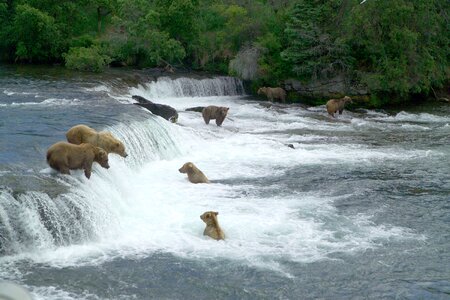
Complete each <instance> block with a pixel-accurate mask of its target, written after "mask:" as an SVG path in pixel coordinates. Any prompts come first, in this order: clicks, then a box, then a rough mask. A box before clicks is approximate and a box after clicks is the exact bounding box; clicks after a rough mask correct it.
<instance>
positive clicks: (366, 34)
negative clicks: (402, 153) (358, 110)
mask: <svg viewBox="0 0 450 300" xmlns="http://www.w3.org/2000/svg"><path fill="white" fill-rule="evenodd" d="M448 11H450V7H449V2H448V1H446V0H416V1H407V0H391V1H367V2H365V3H364V4H363V5H356V6H354V7H353V9H352V11H351V14H350V16H349V19H348V20H347V22H348V23H347V27H348V28H350V30H349V37H348V42H349V43H350V45H351V47H352V50H353V51H352V52H353V53H354V55H355V57H356V59H357V61H358V66H357V69H358V70H359V71H360V75H361V80H362V81H363V82H364V83H365V84H366V85H367V86H368V87H369V88H370V90H371V91H372V92H374V93H384V94H386V93H389V94H394V95H399V96H400V98H403V99H404V98H406V97H407V96H408V95H410V94H412V93H423V94H427V93H429V91H430V89H431V88H432V86H442V84H443V83H444V82H445V81H446V80H448V78H449V60H448V59H449V56H448V54H449V53H450V52H449V22H448V17H447V16H446V14H447V13H448Z"/></svg>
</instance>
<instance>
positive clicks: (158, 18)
mask: <svg viewBox="0 0 450 300" xmlns="http://www.w3.org/2000/svg"><path fill="white" fill-rule="evenodd" d="M361 2H363V3H361ZM449 11H450V2H449V1H448V0H414V1H411V0H389V1H387V0H366V1H361V0H297V1H295V0H59V1H54V0H0V24H1V26H0V59H1V60H2V61H5V62H11V63H31V64H41V63H42V64H55V63H60V64H64V65H65V66H66V67H68V68H72V69H78V70H88V71H96V72H97V71H101V70H102V69H103V68H104V67H105V66H108V65H111V66H133V67H138V68H149V67H165V68H170V69H172V68H174V69H175V70H176V69H187V70H201V71H208V72H214V73H223V74H231V75H236V76H239V77H241V78H243V79H246V80H249V81H251V82H252V84H253V86H254V88H256V87H258V86H261V85H271V86H276V85H282V83H283V82H284V80H286V79H289V78H291V79H292V78H293V79H295V80H298V81H299V82H302V83H311V82H321V81H326V80H329V79H332V78H335V77H338V76H340V77H342V78H345V80H346V82H347V83H349V85H352V86H360V87H361V86H362V87H363V88H364V89H365V90H367V91H368V94H370V95H371V97H370V100H369V104H370V105H372V106H381V105H384V104H386V101H391V102H396V101H405V100H408V99H411V98H413V97H414V96H417V95H420V96H427V95H433V94H436V92H435V91H442V90H444V91H445V89H446V88H447V87H448V83H449V80H448V79H449V54H450V53H449V38H450V34H449V33H450V30H449V29H450V23H449V20H448V12H449ZM385 99H389V100H385Z"/></svg>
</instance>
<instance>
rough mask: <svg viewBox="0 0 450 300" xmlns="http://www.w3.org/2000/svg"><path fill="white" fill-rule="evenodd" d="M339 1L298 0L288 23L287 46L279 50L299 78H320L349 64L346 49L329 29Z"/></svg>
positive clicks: (326, 76) (336, 72) (342, 69)
mask: <svg viewBox="0 0 450 300" xmlns="http://www.w3.org/2000/svg"><path fill="white" fill-rule="evenodd" d="M341 2H342V1H328V0H324V1H323V0H300V1H298V2H297V4H296V5H295V6H294V8H293V10H292V12H291V15H290V18H289V20H288V22H287V28H286V35H287V38H288V46H287V48H286V49H285V50H284V51H283V52H282V53H281V55H282V57H283V58H284V59H285V60H286V61H288V62H289V63H291V64H292V70H293V71H294V73H296V74H297V75H298V76H299V77H300V78H302V79H305V80H308V79H311V78H312V79H322V78H329V77H332V76H334V75H336V74H338V73H340V72H343V71H346V70H347V69H348V68H349V67H350V65H351V61H352V60H351V58H350V56H349V55H348V48H347V47H346V45H345V44H344V43H343V42H342V40H341V39H340V36H339V34H340V32H339V31H337V30H335V32H334V35H333V32H332V30H331V29H330V28H329V27H331V26H330V24H331V25H333V24H334V21H335V18H336V14H337V12H338V8H339V7H340V5H341Z"/></svg>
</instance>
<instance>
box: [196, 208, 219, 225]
mask: <svg viewBox="0 0 450 300" xmlns="http://www.w3.org/2000/svg"><path fill="white" fill-rule="evenodd" d="M218 214H219V212H217V211H207V212H204V213H203V214H202V215H201V216H200V219H202V221H203V222H205V223H206V224H208V225H210V224H214V223H215V221H216V220H217V215H218Z"/></svg>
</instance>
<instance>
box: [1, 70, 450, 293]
mask: <svg viewBox="0 0 450 300" xmlns="http://www.w3.org/2000/svg"><path fill="white" fill-rule="evenodd" d="M116 77H117V76H116ZM7 78H9V77H7ZM2 80H3V81H2ZM92 82H95V83H94V84H93V83H92ZM0 83H3V85H4V86H5V88H4V90H3V91H2V90H1V89H0V100H2V101H0V102H1V103H0V104H1V109H0V120H3V122H0V135H1V137H2V139H0V141H1V143H0V150H1V153H2V155H1V157H0V279H1V278H3V279H9V280H13V281H17V282H20V283H22V284H23V285H25V286H26V287H27V288H29V289H30V291H31V292H32V293H33V295H34V296H35V297H36V298H37V299H131V298H133V299H148V298H171V299H173V298H180V295H181V294H182V295H183V296H185V297H188V298H194V297H198V298H230V297H232V298H255V297H256V298H257V297H262V298H291V299H294V298H299V297H305V298H317V297H324V298H332V296H336V295H338V296H337V298H346V296H348V295H349V294H348V293H349V291H350V292H351V291H353V290H354V286H352V285H351V283H350V282H355V279H352V278H353V277H354V276H355V274H368V275H367V277H368V278H367V279H366V278H363V279H364V280H367V281H368V282H375V283H377V284H376V285H373V286H372V285H370V286H369V288H367V289H365V291H367V295H369V297H376V296H379V295H382V296H381V297H383V295H388V296H392V295H398V294H399V293H400V294H401V295H404V296H405V297H408V295H409V294H408V293H407V292H408V291H410V290H411V288H412V289H418V290H420V291H423V290H427V291H428V290H431V289H432V290H434V291H438V292H435V294H431V295H440V294H439V291H445V286H446V284H447V283H448V281H446V280H445V279H443V280H440V281H436V282H435V281H433V280H431V279H430V278H429V277H426V276H425V277H421V276H423V274H429V273H427V271H426V270H428V268H429V267H430V265H432V266H433V267H434V268H435V270H438V271H435V272H436V273H439V274H440V276H442V277H441V278H445V276H446V274H448V270H447V271H446V270H440V269H439V268H440V266H441V263H440V262H441V261H445V259H446V257H445V255H441V256H439V255H438V256H436V258H433V255H431V254H430V252H429V251H428V249H441V250H443V249H446V247H447V245H448V244H445V243H442V240H443V239H442V236H443V235H444V236H445V233H444V232H445V230H444V231H442V228H444V229H445V228H448V224H446V221H445V220H446V219H445V212H446V211H448V208H446V206H445V201H444V200H445V199H444V198H445V195H446V194H445V191H449V190H450V186H449V184H448V182H450V181H449V180H448V179H449V177H448V176H449V175H448V172H447V170H446V168H445V166H444V164H443V163H442V161H443V160H444V161H445V160H446V158H447V157H448V155H449V152H448V151H449V150H448V147H447V145H448V142H450V141H449V140H448V136H449V134H448V133H449V126H448V124H449V123H450V119H449V118H448V116H446V114H442V113H437V112H435V111H430V112H427V113H406V112H402V113H400V114H397V115H396V116H392V115H388V114H386V113H384V112H373V111H363V112H359V113H354V112H348V111H346V112H345V113H344V115H342V116H339V118H338V119H337V120H331V119H328V118H327V116H326V112H325V110H324V108H323V107H319V108H311V109H304V108H300V107H293V106H278V105H274V106H273V107H271V108H267V107H266V106H262V105H260V103H259V102H257V101H253V100H249V99H244V95H243V94H244V91H243V87H242V83H241V82H240V81H239V80H237V79H234V78H231V77H217V78H204V79H201V78H176V79H171V78H168V77H163V78H158V79H157V80H156V81H151V82H141V83H140V84H139V85H136V87H131V88H130V87H127V86H126V85H125V84H124V82H122V81H120V80H118V79H117V78H115V77H114V79H113V80H110V79H107V80H104V81H102V80H100V79H98V78H96V79H95V80H92V79H91V78H89V79H88V80H87V81H86V82H84V81H64V80H61V79H57V78H56V79H53V80H51V79H48V80H46V81H45V82H43V81H40V80H37V79H30V78H23V79H21V81H19V82H18V84H16V82H14V83H12V81H9V80H6V81H5V79H2V77H1V76H0ZM0 86H1V85H0ZM48 87H55V88H48ZM56 87H57V88H56ZM61 87H62V88H61ZM132 95H141V96H143V97H145V98H147V99H149V100H152V101H153V102H156V103H162V104H167V105H170V106H173V107H175V108H176V109H177V110H178V112H179V114H180V116H179V122H178V123H177V124H172V123H169V122H167V121H166V120H164V119H162V118H160V117H158V116H154V115H152V114H151V113H150V112H149V111H147V110H145V109H143V108H141V107H138V106H136V105H132V104H131V103H133V102H134V100H132V98H131V96H132ZM49 99H51V100H49ZM206 105H219V106H227V107H230V112H229V114H230V115H229V117H228V118H227V119H226V120H225V122H224V124H223V125H222V127H217V126H215V125H211V124H210V125H209V126H207V125H205V124H204V122H203V119H202V117H201V114H200V113H198V112H193V111H185V109H186V108H189V107H194V106H206ZM78 123H85V124H88V125H90V126H92V127H94V128H96V129H98V130H108V131H111V132H112V133H113V134H114V135H115V136H116V137H118V138H119V139H120V140H122V141H123V143H124V144H125V145H126V148H127V152H128V154H129V156H128V157H127V158H125V159H124V158H122V157H119V156H117V155H115V154H111V155H110V165H111V168H110V169H108V170H106V169H103V168H101V167H100V166H99V165H95V166H94V172H93V174H92V176H91V179H89V180H88V179H86V178H85V177H84V175H83V172H82V171H73V172H72V175H71V176H67V175H60V174H57V173H56V172H54V171H52V170H51V169H49V168H48V166H47V165H46V163H45V152H46V149H47V147H48V146H49V145H51V144H52V143H54V142H56V141H59V140H63V139H65V136H64V134H65V132H66V130H67V129H68V128H70V127H71V126H73V125H75V124H78ZM430 135H431V136H432V137H431V139H432V140H433V143H430ZM5 141H6V143H5ZM288 143H289V144H292V145H293V146H294V148H295V149H291V148H289V147H287V146H286V144H288ZM187 161H192V162H194V163H195V164H196V165H197V167H199V168H200V169H201V170H202V171H203V172H204V173H205V174H206V175H207V176H208V178H209V179H210V180H211V181H212V183H211V184H199V185H194V184H191V183H189V182H188V181H187V180H186V176H185V174H180V173H179V172H178V168H180V167H181V166H182V165H183V164H184V163H185V162H187ZM425 203H433V207H434V208H436V210H434V208H432V210H433V213H428V212H429V209H430V208H429V207H427V208H425V209H424V208H423V206H424V205H425ZM207 210H214V211H218V212H219V216H218V217H219V222H220V224H221V225H222V228H223V229H224V231H225V234H226V237H227V239H226V240H225V241H220V242H216V241H212V240H210V239H208V238H206V237H203V235H202V232H203V229H204V224H203V223H202V221H201V220H200V218H199V216H200V214H202V213H203V212H204V211H207ZM425 211H427V213H423V214H422V213H420V214H419V213H418V212H425ZM440 216H442V217H440ZM431 244H432V245H433V247H432V248H430V247H428V246H427V245H431ZM430 251H431V250H430ZM433 253H435V252H433ZM439 253H445V251H442V252H439ZM398 261H401V262H403V263H404V264H407V262H408V261H415V268H416V269H417V272H416V273H414V272H412V273H411V271H410V269H409V267H405V268H403V269H402V268H400V270H399V268H397V269H395V271H393V272H394V273H395V274H406V273H407V274H408V276H416V277H417V278H418V279H417V280H416V281H414V282H412V283H408V284H407V285H405V283H404V282H401V283H399V284H396V285H392V287H389V288H386V291H385V292H384V294H380V293H379V290H378V289H377V288H376V286H379V285H380V284H381V283H382V282H386V281H389V279H388V278H387V277H386V276H388V275H389V272H390V270H391V269H390V268H391V266H397V265H396V264H397V262H398ZM165 274H170V279H169V278H167V276H165ZM356 277H359V276H356ZM349 278H350V279H349ZM389 278H390V277H389ZM363 279H361V280H363ZM427 280H428V281H427ZM223 282H225V283H224V284H222V283H223ZM365 282H366V281H364V282H362V283H361V282H359V283H357V284H359V285H362V286H364V284H367V283H365ZM424 282H428V283H426V285H424V284H425V283H424ZM421 286H426V288H424V289H421V288H420V287H421ZM324 289H325V290H326V291H324ZM424 293H425V292H424ZM230 295H231V296H230ZM419 295H422V296H424V297H428V296H430V294H426V293H425V294H419Z"/></svg>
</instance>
